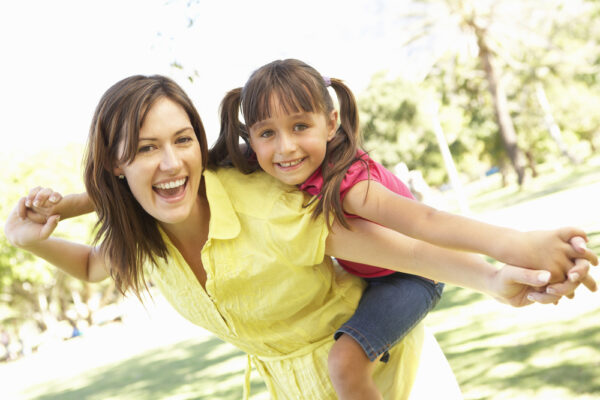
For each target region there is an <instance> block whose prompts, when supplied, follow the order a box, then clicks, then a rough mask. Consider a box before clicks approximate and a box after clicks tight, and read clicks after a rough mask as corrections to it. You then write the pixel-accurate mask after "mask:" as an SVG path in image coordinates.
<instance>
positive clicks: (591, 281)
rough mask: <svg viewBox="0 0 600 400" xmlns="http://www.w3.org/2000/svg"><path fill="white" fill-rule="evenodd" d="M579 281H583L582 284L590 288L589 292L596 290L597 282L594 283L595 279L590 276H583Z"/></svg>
mask: <svg viewBox="0 0 600 400" xmlns="http://www.w3.org/2000/svg"><path fill="white" fill-rule="evenodd" d="M581 283H583V285H584V286H585V287H586V288H588V289H589V290H590V292H595V291H596V290H598V284H597V283H596V281H595V280H594V278H592V277H591V276H589V275H588V276H586V277H585V278H583V279H582V280H581Z"/></svg>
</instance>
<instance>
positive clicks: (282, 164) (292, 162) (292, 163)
mask: <svg viewBox="0 0 600 400" xmlns="http://www.w3.org/2000/svg"><path fill="white" fill-rule="evenodd" d="M302 160H304V159H303V158H302V159H300V160H296V161H290V162H282V163H279V165H281V166H282V167H291V166H293V165H298V164H300V163H301V162H302Z"/></svg>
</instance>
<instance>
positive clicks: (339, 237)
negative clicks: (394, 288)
mask: <svg viewBox="0 0 600 400" xmlns="http://www.w3.org/2000/svg"><path fill="white" fill-rule="evenodd" d="M349 223H350V225H351V230H348V229H345V228H343V227H342V226H340V225H338V224H334V226H333V228H332V231H331V233H330V234H329V237H328V239H327V248H326V252H327V254H328V255H330V256H333V257H338V258H343V259H345V260H350V261H354V262H360V263H365V264H370V265H375V266H378V267H382V268H388V269H392V270H395V271H400V272H405V273H409V274H415V275H420V276H424V277H427V278H430V279H433V280H437V281H442V282H446V283H451V284H454V285H458V286H462V287H465V288H470V289H474V290H477V291H480V292H482V293H486V294H488V295H491V296H493V297H495V298H497V299H499V300H502V301H504V302H507V303H509V304H512V305H514V306H521V305H526V304H529V303H531V300H535V301H538V302H541V303H554V302H556V301H558V300H559V299H560V297H561V296H562V295H571V294H572V293H573V291H574V290H575V288H576V287H577V286H578V284H579V282H584V283H586V281H588V280H592V279H591V277H589V276H588V275H587V270H586V269H585V268H584V267H585V266H583V267H582V265H581V263H579V264H578V265H577V266H578V267H579V269H578V271H579V273H580V276H579V278H578V280H577V281H576V282H569V281H567V282H566V283H565V284H564V285H563V286H560V287H557V292H556V293H555V294H550V293H546V292H538V291H536V289H535V288H541V287H544V286H546V285H547V284H548V281H549V278H550V274H549V273H548V272H547V271H534V270H530V269H525V268H520V267H515V266H510V265H505V266H504V267H502V268H500V269H498V268H496V267H495V266H493V265H492V264H490V263H488V262H487V261H485V260H484V258H483V257H481V256H479V255H475V254H469V253H465V252H461V251H455V250H449V249H444V248H442V247H438V246H434V245H432V244H429V243H426V242H423V241H420V240H416V239H413V238H410V237H407V236H404V235H402V234H400V233H398V232H395V231H393V230H391V229H387V228H385V227H383V226H380V225H377V224H374V223H372V222H369V221H365V220H359V219H354V220H350V221H349ZM582 262H583V263H584V264H585V263H587V261H586V260H582ZM577 266H576V267H577ZM584 271H585V272H584ZM592 282H593V280H592ZM588 284H589V285H588ZM588 284H586V286H588V287H590V285H593V283H590V282H588Z"/></svg>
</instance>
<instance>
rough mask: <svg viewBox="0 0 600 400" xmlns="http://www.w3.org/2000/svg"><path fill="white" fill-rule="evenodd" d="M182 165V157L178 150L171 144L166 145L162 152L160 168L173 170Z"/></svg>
mask: <svg viewBox="0 0 600 400" xmlns="http://www.w3.org/2000/svg"><path fill="white" fill-rule="evenodd" d="M181 165H182V161H181V157H179V154H177V151H176V150H175V149H174V148H173V147H171V146H166V147H165V148H164V149H163V152H162V159H161V161H160V168H161V169H162V170H163V171H173V170H177V169H179V168H180V167H181Z"/></svg>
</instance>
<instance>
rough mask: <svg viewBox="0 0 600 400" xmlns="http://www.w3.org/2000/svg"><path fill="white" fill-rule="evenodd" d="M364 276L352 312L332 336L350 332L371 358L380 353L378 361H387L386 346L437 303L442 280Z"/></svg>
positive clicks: (417, 321)
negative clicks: (363, 288)
mask: <svg viewBox="0 0 600 400" xmlns="http://www.w3.org/2000/svg"><path fill="white" fill-rule="evenodd" d="M365 280H366V281H367V283H368V286H367V288H366V289H365V291H364V293H363V295H362V298H361V299H360V302H359V303H358V307H357V308H356V311H355V312H354V315H353V316H352V317H351V318H350V319H349V320H348V321H347V322H346V323H345V324H344V325H342V327H341V328H340V329H338V330H337V331H336V332H335V335H334V337H335V339H336V340H337V339H338V338H339V337H340V336H341V334H342V333H345V334H347V335H350V336H351V337H352V338H353V339H354V340H356V341H357V342H358V344H360V346H361V347H362V348H363V350H364V351H365V354H366V355H367V357H369V359H370V360H371V361H375V360H376V359H377V357H379V355H381V354H383V357H382V358H381V361H383V362H387V360H388V358H389V353H388V350H389V349H390V348H391V347H392V346H394V345H395V344H396V343H398V342H399V341H400V340H402V339H403V338H404V336H406V334H407V333H408V332H409V331H410V330H411V329H412V328H414V327H415V325H417V324H418V323H419V322H420V321H421V320H422V319H423V318H424V317H425V315H427V313H428V312H429V311H431V309H433V307H435V305H436V304H437V303H438V301H439V300H440V297H441V295H442V291H443V290H444V284H443V283H437V284H436V283H434V282H433V281H431V280H429V279H426V278H421V277H419V276H416V275H410V274H404V273H401V272H396V273H394V274H392V275H387V276H383V277H380V278H369V279H365Z"/></svg>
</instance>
